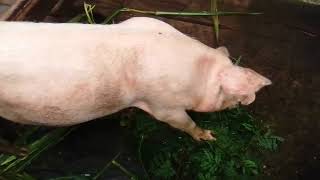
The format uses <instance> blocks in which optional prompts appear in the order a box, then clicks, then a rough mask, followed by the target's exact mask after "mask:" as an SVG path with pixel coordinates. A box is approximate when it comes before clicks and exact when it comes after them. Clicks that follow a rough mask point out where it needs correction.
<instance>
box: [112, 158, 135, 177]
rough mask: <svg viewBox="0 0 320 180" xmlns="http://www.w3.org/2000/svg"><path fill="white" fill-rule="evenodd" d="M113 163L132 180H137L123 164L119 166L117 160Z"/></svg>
mask: <svg viewBox="0 0 320 180" xmlns="http://www.w3.org/2000/svg"><path fill="white" fill-rule="evenodd" d="M111 163H112V164H113V165H114V166H116V167H118V168H119V169H120V170H121V171H122V172H123V173H125V174H126V175H127V176H128V177H129V178H130V179H132V180H135V179H136V177H135V175H133V174H132V173H131V172H130V171H128V170H127V169H126V168H125V167H123V166H122V165H121V164H119V163H118V162H117V161H116V160H112V161H111Z"/></svg>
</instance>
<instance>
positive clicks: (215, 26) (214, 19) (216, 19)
mask: <svg viewBox="0 0 320 180" xmlns="http://www.w3.org/2000/svg"><path fill="white" fill-rule="evenodd" d="M211 13H218V3H217V0H211ZM212 23H213V27H212V28H213V31H214V32H215V38H216V42H217V44H219V16H218V15H217V16H212Z"/></svg>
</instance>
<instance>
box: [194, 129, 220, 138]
mask: <svg viewBox="0 0 320 180" xmlns="http://www.w3.org/2000/svg"><path fill="white" fill-rule="evenodd" d="M192 137H193V138H194V139H195V140H197V141H201V140H204V141H215V140H217V139H216V138H215V137H214V136H213V133H212V132H211V131H210V130H205V129H201V128H198V127H196V128H195V129H194V131H193V132H192Z"/></svg>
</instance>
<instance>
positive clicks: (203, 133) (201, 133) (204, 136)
mask: <svg viewBox="0 0 320 180" xmlns="http://www.w3.org/2000/svg"><path fill="white" fill-rule="evenodd" d="M152 114H153V115H154V116H155V118H157V119H158V120H160V121H162V122H165V123H168V124H169V125H170V126H172V127H174V128H177V129H180V130H182V131H184V132H186V133H188V134H190V135H191V136H192V137H193V138H194V139H195V140H197V141H201V140H216V138H215V137H214V136H212V132H211V131H210V130H205V129H202V128H200V127H198V126H197V125H196V123H195V122H194V121H193V120H192V119H191V118H190V116H189V115H188V114H187V113H186V112H185V111H184V110H161V111H157V112H154V113H152Z"/></svg>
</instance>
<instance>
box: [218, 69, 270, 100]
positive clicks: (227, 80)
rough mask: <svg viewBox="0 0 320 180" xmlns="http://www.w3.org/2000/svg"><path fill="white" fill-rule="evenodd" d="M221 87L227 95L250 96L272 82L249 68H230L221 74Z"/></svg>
mask: <svg viewBox="0 0 320 180" xmlns="http://www.w3.org/2000/svg"><path fill="white" fill-rule="evenodd" d="M220 80H221V86H222V89H223V90H224V92H225V93H227V94H233V95H248V94H252V93H255V92H257V91H258V90H259V89H261V88H262V87H264V86H267V85H270V84H271V81H270V80H269V79H267V78H265V77H263V76H262V75H260V74H258V73H257V72H255V71H253V70H252V69H249V68H242V67H240V66H230V67H228V68H226V69H224V70H223V71H222V72H221V73H220Z"/></svg>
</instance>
